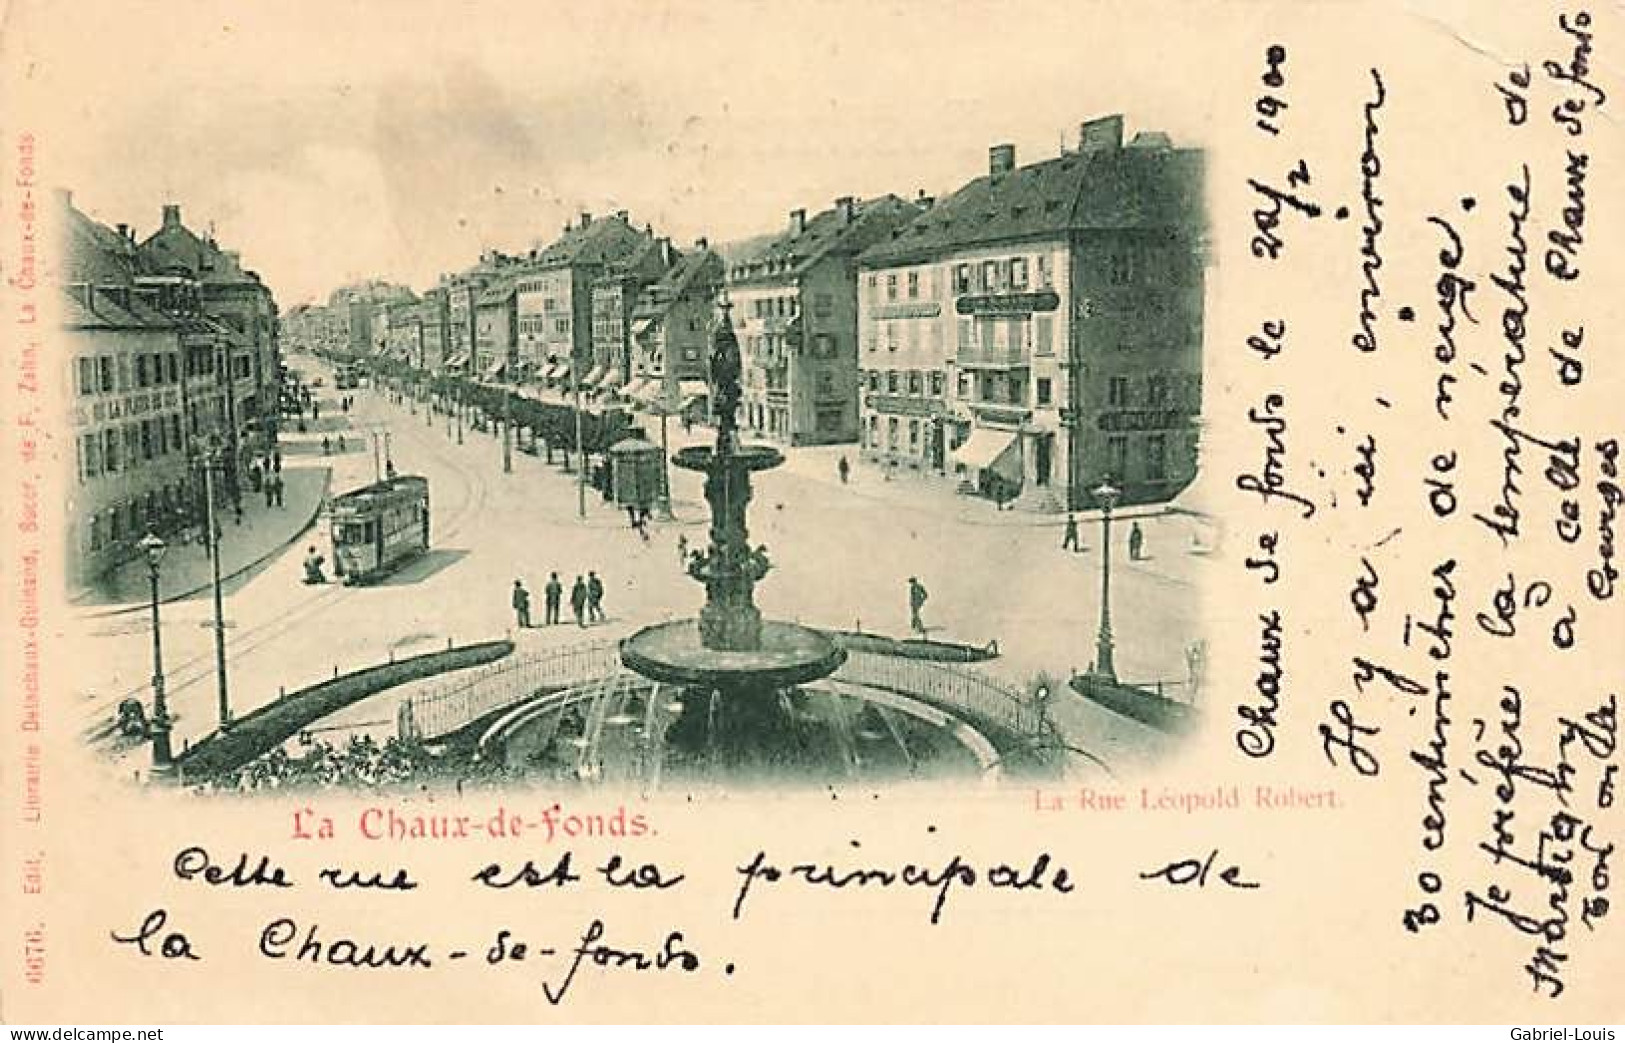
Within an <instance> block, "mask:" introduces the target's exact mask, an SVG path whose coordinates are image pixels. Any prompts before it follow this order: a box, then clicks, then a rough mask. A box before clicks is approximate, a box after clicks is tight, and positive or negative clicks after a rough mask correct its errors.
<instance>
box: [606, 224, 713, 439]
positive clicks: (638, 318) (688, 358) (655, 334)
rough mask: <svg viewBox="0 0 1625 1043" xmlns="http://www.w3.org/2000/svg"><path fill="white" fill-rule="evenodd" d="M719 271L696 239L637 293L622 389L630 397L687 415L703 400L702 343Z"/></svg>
mask: <svg viewBox="0 0 1625 1043" xmlns="http://www.w3.org/2000/svg"><path fill="white" fill-rule="evenodd" d="M722 275H723V261H722V258H721V257H720V256H719V255H718V254H717V253H716V252H715V251H713V250H712V249H711V248H710V244H709V243H707V242H706V241H705V240H704V239H701V240H699V241H698V242H696V243H695V244H694V249H693V250H692V251H691V252H689V253H687V254H683V255H682V256H680V257H677V258H676V259H675V260H674V261H673V263H672V265H671V267H670V268H669V269H667V271H666V274H665V276H664V277H662V278H661V280H660V281H659V282H657V283H655V284H654V285H652V286H649V287H647V288H645V289H644V291H643V292H642V293H641V294H639V296H638V301H637V305H636V306H635V307H634V308H633V311H632V352H631V356H632V362H631V365H632V381H631V383H630V384H628V385H627V388H626V393H627V396H628V397H629V398H631V399H632V400H633V401H634V402H639V403H642V404H644V405H646V406H652V407H658V408H661V409H664V410H665V411H667V412H674V411H677V410H681V411H683V412H685V413H691V414H692V413H694V412H698V411H700V409H701V408H702V407H705V406H706V405H707V404H708V396H709V384H710V355H709V353H708V352H707V347H708V345H709V344H710V342H711V329H712V325H713V323H714V321H715V319H714V316H715V313H716V298H717V293H718V291H719V290H721V288H722Z"/></svg>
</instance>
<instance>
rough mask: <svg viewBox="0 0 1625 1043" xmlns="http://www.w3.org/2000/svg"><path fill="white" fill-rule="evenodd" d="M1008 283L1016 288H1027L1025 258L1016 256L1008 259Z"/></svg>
mask: <svg viewBox="0 0 1625 1043" xmlns="http://www.w3.org/2000/svg"><path fill="white" fill-rule="evenodd" d="M1010 285H1011V286H1012V287H1013V288H1015V289H1017V290H1025V289H1026V288H1027V258H1025V257H1017V258H1014V259H1012V260H1011V261H1010Z"/></svg>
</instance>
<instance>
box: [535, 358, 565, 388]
mask: <svg viewBox="0 0 1625 1043" xmlns="http://www.w3.org/2000/svg"><path fill="white" fill-rule="evenodd" d="M569 372H570V364H569V363H568V362H549V363H548V364H547V369H546V370H544V371H543V372H542V379H543V380H545V381H547V382H548V383H549V384H551V383H553V382H554V381H556V380H560V379H562V378H563V377H565V376H566V375H568V374H569Z"/></svg>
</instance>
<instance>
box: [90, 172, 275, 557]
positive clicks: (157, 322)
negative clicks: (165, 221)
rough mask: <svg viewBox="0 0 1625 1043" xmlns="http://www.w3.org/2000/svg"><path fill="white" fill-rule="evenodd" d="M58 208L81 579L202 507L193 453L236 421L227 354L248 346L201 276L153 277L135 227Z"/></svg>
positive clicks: (237, 381) (222, 439)
mask: <svg viewBox="0 0 1625 1043" xmlns="http://www.w3.org/2000/svg"><path fill="white" fill-rule="evenodd" d="M61 209H62V211H63V214H62V217H63V231H64V236H65V237H64V243H65V247H66V249H65V257H64V266H63V279H64V283H63V298H64V299H63V328H64V333H65V340H66V343H67V346H68V348H69V353H68V356H67V359H66V362H67V366H68V370H69V373H68V379H67V382H66V385H67V386H68V387H70V388H71V389H72V404H71V416H72V423H73V433H74V448H75V474H74V480H73V481H72V482H71V483H70V484H69V486H68V493H67V500H68V502H67V517H69V518H70V519H72V523H71V524H72V528H71V531H70V533H69V535H68V544H69V546H68V553H69V560H70V563H71V568H72V571H73V573H74V577H75V579H76V581H80V582H83V581H88V580H91V579H93V578H94V577H95V576H96V575H98V574H99V573H101V572H103V571H105V570H107V569H109V568H111V567H113V566H115V565H118V564H120V563H121V562H124V561H126V560H129V559H130V558H133V557H135V556H136V555H138V554H139V553H140V548H139V546H138V541H139V540H140V539H141V538H142V537H143V536H144V535H146V534H147V533H148V532H153V533H157V534H158V535H160V536H170V535H172V534H173V532H174V531H175V529H177V528H178V527H179V526H180V525H181V524H183V523H185V522H186V521H187V520H188V519H190V518H193V517H195V516H196V515H197V514H198V513H199V511H200V509H201V506H202V504H201V501H200V499H199V487H200V482H199V480H198V472H196V471H195V470H194V467H193V464H194V463H195V462H196V461H195V450H197V449H199V448H201V447H202V446H203V445H205V444H209V443H215V442H217V443H218V444H225V443H226V441H227V439H228V436H230V435H231V434H232V433H233V431H234V430H235V429H234V427H233V423H234V420H235V416H236V413H237V409H236V408H235V406H234V403H236V404H241V402H242V398H241V391H240V389H241V388H242V386H243V385H244V383H245V378H244V377H242V376H240V375H238V374H237V373H234V371H233V370H232V369H231V368H230V367H229V366H228V364H227V360H229V359H233V358H236V357H239V356H240V355H241V354H242V352H243V351H245V350H248V349H249V348H250V347H251V345H250V344H249V342H248V341H247V340H246V338H245V337H244V336H243V335H242V334H241V333H238V332H237V331H236V330H234V329H233V328H231V327H229V326H227V325H226V324H224V323H222V322H219V321H217V320H215V319H213V318H211V317H209V315H208V314H207V313H206V311H205V301H206V293H205V287H204V286H203V284H202V283H201V281H200V280H198V279H197V278H195V277H193V276H191V275H187V274H163V275H152V274H148V273H147V269H146V266H145V262H144V260H143V257H142V256H141V253H140V251H139V248H138V247H137V245H136V242H135V237H134V235H133V233H132V232H131V231H130V229H129V228H128V226H125V225H120V226H119V228H118V230H117V231H115V230H114V229H111V228H108V227H107V226H105V225H102V224H99V223H97V222H96V221H93V220H91V219H90V218H89V217H87V216H86V215H85V214H83V213H82V212H80V211H79V210H77V209H76V208H74V206H73V204H72V198H71V196H69V195H68V194H67V193H63V194H62V199H61ZM217 494H218V495H219V496H220V497H221V499H222V500H224V499H225V498H226V497H227V496H228V495H229V492H228V490H227V489H226V488H225V486H224V485H221V486H219V487H218V493H217Z"/></svg>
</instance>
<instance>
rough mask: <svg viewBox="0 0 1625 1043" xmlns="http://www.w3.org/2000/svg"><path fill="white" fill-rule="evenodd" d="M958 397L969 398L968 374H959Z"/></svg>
mask: <svg viewBox="0 0 1625 1043" xmlns="http://www.w3.org/2000/svg"><path fill="white" fill-rule="evenodd" d="M959 397H960V398H969V397H970V374H969V373H966V372H963V371H961V372H960V374H959Z"/></svg>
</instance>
